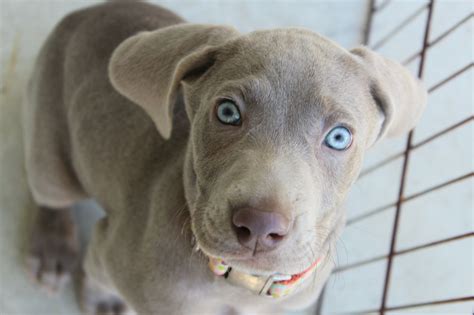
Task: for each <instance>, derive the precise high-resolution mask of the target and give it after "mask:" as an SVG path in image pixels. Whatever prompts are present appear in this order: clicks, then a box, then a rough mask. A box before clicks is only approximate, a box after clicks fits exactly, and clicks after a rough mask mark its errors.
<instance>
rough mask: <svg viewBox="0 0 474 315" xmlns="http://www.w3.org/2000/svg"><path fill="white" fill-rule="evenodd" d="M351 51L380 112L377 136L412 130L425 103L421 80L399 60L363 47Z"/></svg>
mask: <svg viewBox="0 0 474 315" xmlns="http://www.w3.org/2000/svg"><path fill="white" fill-rule="evenodd" d="M351 53H352V54H353V55H355V58H357V59H358V61H359V62H361V63H362V64H363V66H364V67H365V69H366V70H367V71H368V73H369V84H370V86H369V89H370V94H371V97H372V99H373V102H374V104H375V105H376V106H378V107H379V108H380V109H381V111H382V112H383V116H384V120H383V122H382V123H381V129H380V132H379V135H378V139H381V138H383V137H385V136H387V137H391V136H399V135H402V134H404V133H406V132H408V131H410V130H411V129H413V128H414V127H415V124H416V123H417V122H418V120H419V118H420V116H421V114H422V113H423V110H424V108H425V106H426V99H427V93H426V89H425V88H424V87H423V86H422V84H421V82H420V81H419V80H418V79H416V78H415V77H414V76H412V75H411V73H410V72H408V70H407V69H405V68H404V67H403V66H402V65H400V64H399V63H397V62H395V61H392V60H389V59H387V58H384V57H382V56H380V55H378V54H377V53H375V52H373V51H371V50H369V49H367V48H365V47H358V48H355V49H353V50H351Z"/></svg>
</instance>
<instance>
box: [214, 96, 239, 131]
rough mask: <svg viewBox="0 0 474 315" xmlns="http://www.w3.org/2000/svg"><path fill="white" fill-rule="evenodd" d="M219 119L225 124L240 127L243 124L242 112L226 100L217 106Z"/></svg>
mask: <svg viewBox="0 0 474 315" xmlns="http://www.w3.org/2000/svg"><path fill="white" fill-rule="evenodd" d="M217 119H219V121H220V122H221V123H223V124H226V125H234V126H238V125H240V123H241V121H240V120H241V118H240V111H239V108H238V107H237V105H235V103H234V102H232V101H230V100H224V101H223V102H222V103H220V104H219V105H218V106H217Z"/></svg>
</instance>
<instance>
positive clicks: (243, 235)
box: [236, 226, 252, 238]
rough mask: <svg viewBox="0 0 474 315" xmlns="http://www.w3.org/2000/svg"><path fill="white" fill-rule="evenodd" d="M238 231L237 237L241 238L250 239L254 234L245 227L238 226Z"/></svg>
mask: <svg viewBox="0 0 474 315" xmlns="http://www.w3.org/2000/svg"><path fill="white" fill-rule="evenodd" d="M236 230H237V235H238V236H239V237H241V238H249V237H250V234H252V232H250V230H249V229H248V228H246V227H245V226H238V227H236Z"/></svg>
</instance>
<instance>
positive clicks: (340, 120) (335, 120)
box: [324, 110, 355, 127]
mask: <svg viewBox="0 0 474 315" xmlns="http://www.w3.org/2000/svg"><path fill="white" fill-rule="evenodd" d="M324 120H325V125H326V126H333V125H336V124H346V125H349V126H350V127H351V126H354V125H355V119H354V117H353V115H351V114H349V113H348V112H345V111H341V110H337V111H333V112H331V113H329V114H328V115H326V117H325V119H324Z"/></svg>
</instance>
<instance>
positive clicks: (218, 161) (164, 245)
mask: <svg viewBox="0 0 474 315" xmlns="http://www.w3.org/2000/svg"><path fill="white" fill-rule="evenodd" d="M222 97H227V98H232V99H234V100H235V101H236V102H237V103H238V104H239V105H240V106H241V109H242V113H243V116H244V122H243V125H242V126H241V127H234V126H232V127H229V126H224V125H222V124H220V123H219V122H217V120H216V119H215V115H214V114H213V111H214V107H215V104H216V102H218V100H219V99H220V98H222ZM425 102H426V92H425V90H424V89H423V88H422V87H421V85H420V83H419V82H418V81H417V80H416V79H414V78H413V77H412V76H411V75H410V74H409V73H408V72H407V71H406V70H405V69H404V68H402V67H401V66H400V65H399V64H396V63H395V62H392V61H389V60H387V59H385V58H383V57H381V56H379V55H377V54H375V53H374V52H371V51H369V50H368V49H366V48H357V49H355V50H353V51H347V50H345V49H343V48H342V47H340V46H338V45H337V44H335V43H333V42H331V41H330V40H328V39H326V38H324V37H322V36H320V35H318V34H316V33H313V32H311V31H309V30H305V29H299V28H289V29H277V30H266V31H257V32H252V33H250V34H240V33H239V32H238V31H236V30H235V29H233V28H230V27H225V26H217V25H214V26H212V25H193V24H187V23H184V21H183V20H182V19H181V18H179V17H177V16H176V15H174V14H173V13H171V12H169V11H167V10H165V9H162V8H159V7H156V6H152V5H149V4H146V3H141V2H137V3H128V2H117V3H108V4H104V5H99V6H96V7H92V8H88V9H85V10H82V11H78V12H75V13H73V14H71V15H69V16H67V17H66V18H64V19H63V21H62V22H61V23H60V24H59V25H58V26H57V27H56V29H55V30H54V32H53V33H52V34H51V35H50V37H49V38H48V40H47V42H46V43H45V45H44V47H43V49H42V51H41V53H40V56H39V58H38V61H37V66H36V69H35V72H34V74H33V76H32V78H31V84H30V87H29V90H28V103H27V104H26V106H25V112H24V114H25V115H24V116H25V117H24V118H25V134H26V155H27V156H26V161H27V171H28V176H29V184H30V187H31V190H32V192H33V195H34V198H35V200H36V202H37V203H38V204H39V205H41V206H42V207H45V208H48V209H62V208H68V207H70V206H71V205H73V204H74V203H75V202H77V201H79V200H82V199H84V198H86V197H92V198H95V199H96V200H97V201H98V202H99V203H100V204H101V206H102V207H103V208H104V209H105V211H106V213H107V216H106V217H105V218H104V219H102V220H101V221H100V222H99V223H98V224H97V226H96V229H95V232H94V235H93V238H92V242H91V244H90V245H89V249H88V254H87V257H86V259H85V262H84V269H85V274H86V280H87V281H86V283H93V284H94V285H93V287H94V290H95V291H93V292H96V291H97V290H98V288H100V290H102V291H103V292H104V296H108V297H110V296H112V297H113V298H114V299H115V297H118V298H120V297H121V298H123V299H124V300H125V302H126V303H127V304H128V305H129V306H131V308H132V309H134V310H135V311H137V312H138V313H143V314H151V313H158V314H181V313H182V314H189V313H195V314H197V313H199V314H204V313H206V314H209V313H219V312H224V311H226V310H229V309H232V310H235V311H238V312H244V313H248V312H258V313H262V312H280V311H284V310H288V309H301V308H304V307H307V306H308V305H310V304H311V303H313V302H314V301H315V300H316V299H317V297H318V295H319V293H320V290H321V288H322V287H323V285H324V283H325V281H326V280H327V278H328V277H329V274H330V272H331V270H332V268H333V263H332V261H331V258H330V255H331V250H332V248H333V247H334V244H335V241H336V240H337V238H338V237H339V234H340V232H341V230H342V227H343V225H344V223H345V214H344V209H343V207H342V206H343V203H344V199H345V196H346V195H347V192H348V190H349V188H350V187H351V185H352V184H353V182H354V181H355V180H356V178H357V176H358V174H359V171H360V168H361V164H362V160H363V156H364V152H365V151H366V150H367V148H369V147H370V146H372V145H373V144H374V143H375V142H376V141H378V140H379V139H381V138H383V137H384V136H385V135H394V134H401V133H404V132H407V131H408V130H410V129H411V128H413V127H414V124H415V123H416V121H417V120H418V118H419V116H420V115H421V112H422V110H423V108H424V106H425ZM340 123H343V124H346V125H348V126H349V127H350V128H351V129H352V131H353V134H354V142H353V144H352V146H351V147H350V149H348V150H347V151H344V152H336V151H333V150H331V149H329V148H327V147H325V146H324V145H323V144H322V143H323V139H324V135H325V134H326V133H327V132H328V131H329V130H330V129H331V128H332V127H333V126H335V125H337V124H340ZM242 204H245V205H250V206H252V207H256V208H259V207H260V208H261V207H266V208H271V209H265V210H270V211H273V210H274V211H280V212H283V213H284V214H285V215H286V216H287V217H289V218H291V220H292V230H291V231H290V233H289V236H288V237H287V239H286V240H285V242H284V243H283V244H282V245H281V246H280V247H279V248H277V249H276V250H273V251H270V252H259V253H257V254H256V255H255V256H252V253H251V252H249V251H248V250H247V249H245V248H242V247H241V246H240V245H239V243H238V242H237V239H236V236H235V235H234V233H233V231H232V228H231V223H230V222H231V219H230V218H231V211H232V207H236V206H239V205H242ZM58 211H60V210H58ZM63 211H67V210H63ZM40 217H41V214H40ZM38 222H39V221H38ZM38 224H40V223H38ZM68 224H69V223H68ZM45 233H47V232H45ZM193 235H194V237H195V238H196V241H197V243H198V244H199V246H200V247H201V249H202V251H203V252H204V253H205V254H207V255H212V256H218V257H223V258H224V259H226V261H227V262H228V263H230V264H231V265H232V266H234V267H235V268H238V269H240V270H242V271H244V272H248V273H258V274H270V273H273V272H275V271H278V272H281V273H288V274H294V273H299V272H301V271H303V270H304V269H306V268H307V267H308V266H309V265H310V264H311V263H312V262H313V261H314V260H315V259H316V258H317V257H319V256H325V260H324V263H323V265H322V266H321V267H320V268H319V269H318V270H317V273H316V275H315V276H314V278H313V279H311V280H310V281H306V282H305V283H304V284H303V285H302V286H301V287H300V288H299V289H298V292H296V293H295V294H292V295H291V296H289V297H287V298H282V299H268V298H262V297H259V296H255V295H253V294H252V293H250V292H248V291H247V290H246V289H244V288H239V287H234V286H231V285H229V284H228V283H227V282H226V280H225V279H222V278H218V277H215V276H213V274H212V273H211V272H210V270H209V269H208V267H207V258H206V256H205V255H203V254H202V253H193V251H192V246H193V245H192V238H193ZM37 237H38V236H37ZM57 242H59V243H60V245H61V244H62V243H61V239H60V237H57ZM55 246H56V247H55ZM53 247H55V248H56V249H57V247H58V246H57V245H51V246H50V248H48V246H46V247H42V248H41V251H42V254H43V255H49V253H50V252H51V251H52V249H51V248H53ZM32 255H33V257H35V254H34V253H32ZM243 257H245V258H246V260H242V258H243ZM83 287H84V288H85V290H87V287H88V286H83ZM89 287H91V286H90V285H89ZM84 296H89V295H87V294H84ZM101 296H102V295H101ZM85 300H86V301H84V302H83V303H85V304H87V303H89V304H90V303H98V302H97V301H96V300H97V299H94V298H90V297H89V298H87V299H85ZM109 300H110V299H109ZM90 301H94V302H90ZM113 301H115V300H113ZM114 303H115V302H114ZM84 308H85V309H87V310H90V309H92V310H93V309H94V305H92V308H91V305H84Z"/></svg>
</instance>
